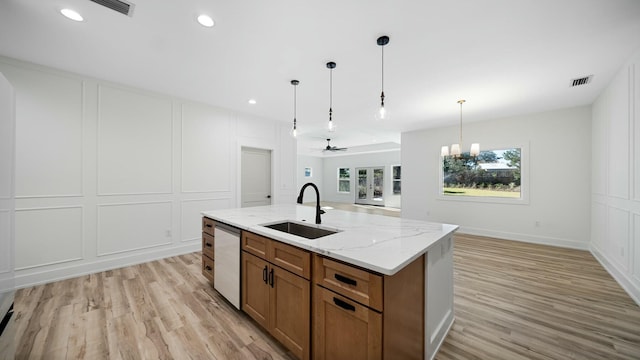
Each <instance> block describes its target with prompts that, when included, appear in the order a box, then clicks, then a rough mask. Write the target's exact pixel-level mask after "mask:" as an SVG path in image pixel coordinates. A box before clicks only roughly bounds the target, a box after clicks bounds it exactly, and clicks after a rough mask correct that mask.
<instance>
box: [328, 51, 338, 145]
mask: <svg viewBox="0 0 640 360" xmlns="http://www.w3.org/2000/svg"><path fill="white" fill-rule="evenodd" d="M335 68H336V63H335V62H333V61H329V62H328V63H327V69H329V123H328V124H327V129H328V130H329V131H330V132H334V131H335V130H336V126H335V124H334V123H333V69H335Z"/></svg>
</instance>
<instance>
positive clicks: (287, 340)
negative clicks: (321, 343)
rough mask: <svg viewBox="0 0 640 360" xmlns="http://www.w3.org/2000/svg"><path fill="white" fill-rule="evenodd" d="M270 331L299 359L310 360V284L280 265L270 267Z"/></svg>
mask: <svg viewBox="0 0 640 360" xmlns="http://www.w3.org/2000/svg"><path fill="white" fill-rule="evenodd" d="M271 270H272V271H273V275H272V276H271V274H270V280H269V281H271V279H273V288H272V289H271V294H270V298H269V300H270V307H271V312H270V319H269V320H270V326H269V331H270V332H271V334H272V335H273V337H275V338H276V339H278V340H279V341H280V342H281V343H282V344H283V345H284V346H285V347H286V348H287V349H289V350H290V351H291V352H292V353H293V354H294V355H296V356H297V357H298V359H303V360H306V359H309V355H310V354H309V342H310V340H309V337H310V332H311V329H310V321H311V319H310V316H311V315H310V307H311V299H310V282H309V280H305V279H304V278H301V277H299V276H296V275H294V274H292V273H290V272H288V271H286V270H283V269H281V268H279V267H277V266H271Z"/></svg>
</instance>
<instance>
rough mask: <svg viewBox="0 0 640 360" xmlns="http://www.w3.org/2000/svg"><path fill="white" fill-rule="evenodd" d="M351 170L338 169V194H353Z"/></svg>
mask: <svg viewBox="0 0 640 360" xmlns="http://www.w3.org/2000/svg"><path fill="white" fill-rule="evenodd" d="M350 170H351V169H349V168H338V192H340V193H350V192H351V172H350Z"/></svg>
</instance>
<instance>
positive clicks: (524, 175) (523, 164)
mask: <svg viewBox="0 0 640 360" xmlns="http://www.w3.org/2000/svg"><path fill="white" fill-rule="evenodd" d="M514 148H520V198H517V199H516V198H500V197H490V196H486V197H485V196H451V195H445V194H444V193H443V190H442V189H443V186H444V181H443V180H444V179H443V176H444V173H443V169H442V156H441V155H439V154H438V161H437V164H438V169H439V170H438V188H437V189H436V191H437V194H436V200H441V201H460V202H472V203H474V202H475V203H490V204H511V205H528V204H529V176H530V175H529V162H530V161H529V143H528V142H527V143H520V144H509V145H493V146H489V147H488V148H487V149H485V150H483V151H487V150H506V149H514Z"/></svg>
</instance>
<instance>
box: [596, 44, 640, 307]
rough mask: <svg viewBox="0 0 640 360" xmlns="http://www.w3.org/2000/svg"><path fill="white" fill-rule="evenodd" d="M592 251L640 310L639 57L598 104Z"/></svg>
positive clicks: (601, 96) (625, 68)
mask: <svg viewBox="0 0 640 360" xmlns="http://www.w3.org/2000/svg"><path fill="white" fill-rule="evenodd" d="M592 158H593V160H592V171H591V178H592V189H591V251H592V253H593V254H594V255H595V256H596V258H597V259H598V260H599V261H600V262H601V263H602V264H603V265H604V267H605V268H606V269H607V270H608V271H609V272H610V273H611V274H612V275H613V276H614V278H616V280H617V281H618V282H619V283H620V284H621V285H622V287H624V288H625V289H626V290H627V292H628V293H629V294H630V295H631V296H632V297H633V298H634V300H635V301H636V302H637V303H638V304H640V51H639V52H637V53H636V54H635V55H634V56H632V57H631V59H630V60H629V61H628V63H627V64H625V66H623V67H622V69H621V70H620V72H619V73H618V74H617V75H616V77H615V78H614V79H613V81H612V82H611V84H609V86H608V87H607V89H606V90H605V91H604V92H603V93H602V94H601V95H600V96H599V97H598V99H597V100H596V101H595V102H594V104H593V129H592Z"/></svg>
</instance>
